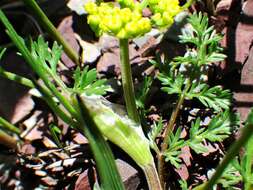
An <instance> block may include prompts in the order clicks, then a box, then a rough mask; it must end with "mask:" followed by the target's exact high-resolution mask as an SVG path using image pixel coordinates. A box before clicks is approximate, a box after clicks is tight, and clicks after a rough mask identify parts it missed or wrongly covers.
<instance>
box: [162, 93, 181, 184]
mask: <svg viewBox="0 0 253 190" xmlns="http://www.w3.org/2000/svg"><path fill="white" fill-rule="evenodd" d="M184 98H185V96H184V94H182V95H181V96H180V98H179V100H178V102H177V106H176V108H175V109H174V110H173V112H172V115H171V117H170V121H169V123H168V125H167V126H166V127H165V131H164V133H163V136H164V139H163V142H162V145H161V152H160V154H159V155H158V174H159V177H160V180H161V184H162V185H163V188H164V189H165V186H166V183H165V181H166V179H165V174H166V172H165V171H164V170H165V159H164V155H163V153H164V152H165V151H166V150H167V148H168V145H169V144H168V139H169V136H170V133H171V132H172V131H173V126H174V124H175V121H176V119H177V117H178V113H179V110H180V108H181V106H182V105H183V103H184Z"/></svg>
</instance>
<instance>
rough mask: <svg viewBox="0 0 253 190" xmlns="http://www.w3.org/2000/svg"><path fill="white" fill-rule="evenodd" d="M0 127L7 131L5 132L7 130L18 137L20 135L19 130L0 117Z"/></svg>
mask: <svg viewBox="0 0 253 190" xmlns="http://www.w3.org/2000/svg"><path fill="white" fill-rule="evenodd" d="M0 125H1V126H2V127H3V128H5V129H7V130H9V131H11V132H14V133H16V134H18V135H19V134H20V129H19V128H17V127H16V126H15V125H12V124H11V123H10V122H8V121H6V120H5V119H4V118H2V117H0Z"/></svg>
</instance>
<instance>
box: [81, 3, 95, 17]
mask: <svg viewBox="0 0 253 190" xmlns="http://www.w3.org/2000/svg"><path fill="white" fill-rule="evenodd" d="M84 9H85V10H86V11H87V13H89V14H92V15H93V14H97V12H98V7H97V5H96V3H93V2H88V3H86V4H85V6H84Z"/></svg>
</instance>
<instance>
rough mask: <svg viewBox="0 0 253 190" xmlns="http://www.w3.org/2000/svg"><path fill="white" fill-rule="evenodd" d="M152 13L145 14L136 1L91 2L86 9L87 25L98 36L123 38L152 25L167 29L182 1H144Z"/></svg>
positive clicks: (137, 34) (141, 32) (131, 36)
mask: <svg viewBox="0 0 253 190" xmlns="http://www.w3.org/2000/svg"><path fill="white" fill-rule="evenodd" d="M143 1H145V2H146V5H145V7H148V8H149V9H150V10H151V11H152V13H153V15H152V16H151V17H150V18H148V17H143V15H142V9H143V8H144V7H143V6H142V5H141V3H139V2H135V1H134V0H117V3H118V4H116V3H113V2H108V3H101V4H100V5H97V4H96V3H93V2H88V3H86V5H85V10H86V11H87V13H88V14H89V16H88V24H89V25H90V26H91V28H92V30H93V31H94V32H95V33H96V35H98V36H100V35H102V34H103V33H107V34H110V35H113V36H116V37H118V38H120V39H129V38H135V37H138V36H142V35H144V34H145V33H147V32H149V31H150V30H151V28H152V26H153V27H157V28H166V27H169V26H170V25H171V24H172V23H173V18H174V16H175V15H176V14H178V13H179V12H180V11H181V7H180V6H179V0H143Z"/></svg>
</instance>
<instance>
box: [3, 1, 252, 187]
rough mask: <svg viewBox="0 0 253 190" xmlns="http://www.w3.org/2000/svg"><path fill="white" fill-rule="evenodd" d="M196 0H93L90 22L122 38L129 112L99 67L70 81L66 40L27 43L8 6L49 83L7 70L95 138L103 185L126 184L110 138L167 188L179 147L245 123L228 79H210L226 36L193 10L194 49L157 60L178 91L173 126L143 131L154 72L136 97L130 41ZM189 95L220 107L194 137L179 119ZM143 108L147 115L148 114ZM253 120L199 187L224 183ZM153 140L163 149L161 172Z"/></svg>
mask: <svg viewBox="0 0 253 190" xmlns="http://www.w3.org/2000/svg"><path fill="white" fill-rule="evenodd" d="M27 2H28V1H27ZM29 2H33V4H34V5H36V2H35V1H29ZM191 3H192V1H188V2H187V3H186V4H185V5H183V6H180V5H179V1H178V0H143V1H141V2H137V1H134V0H118V1H116V2H108V3H104V2H101V3H93V2H89V3H87V4H86V5H85V9H86V11H87V12H88V14H89V15H88V23H89V24H90V26H91V28H92V30H93V31H94V32H95V33H96V35H98V36H100V35H102V34H103V33H106V34H109V35H112V36H116V37H117V38H118V39H119V42H120V43H119V44H120V58H121V76H122V87H123V92H124V99H125V104H126V110H127V113H125V111H124V110H121V109H119V107H118V106H116V105H115V104H113V103H111V102H109V101H107V100H106V99H105V98H103V95H105V94H106V92H107V91H108V90H110V87H109V86H108V85H107V83H106V80H105V79H100V80H97V74H96V70H95V69H89V68H88V67H84V68H80V67H77V68H76V70H75V71H74V73H73V79H74V84H73V86H71V85H68V86H67V85H66V84H65V83H64V82H63V81H62V80H61V78H60V76H59V75H58V73H57V64H58V62H59V59H60V57H61V52H62V48H61V46H59V45H57V43H54V44H53V47H52V48H51V50H49V49H50V48H49V46H48V44H47V43H46V42H45V41H44V40H43V38H41V37H39V38H38V40H37V41H36V42H31V43H30V45H29V46H28V45H26V44H25V42H24V40H23V39H22V38H21V37H20V36H18V34H17V33H16V31H15V30H14V28H13V27H12V26H11V24H10V23H9V21H8V20H7V18H6V17H5V15H4V14H3V12H2V11H0V20H1V21H2V22H3V24H4V25H5V27H6V28H7V33H8V35H9V36H10V38H11V39H12V41H13V42H14V43H15V45H16V46H17V48H18V49H19V51H20V53H21V54H22V56H23V57H24V59H25V60H26V61H27V63H28V64H29V65H30V66H31V68H32V69H33V70H34V71H35V73H36V74H37V75H38V76H39V78H40V79H41V80H42V81H43V83H42V84H41V83H38V82H37V81H36V80H35V79H33V80H32V81H31V80H29V79H26V78H23V77H20V76H18V75H15V74H12V73H9V72H6V71H4V70H3V69H2V68H1V70H0V71H1V72H0V75H1V76H3V77H5V78H9V79H11V80H15V81H17V82H19V83H21V84H23V85H26V86H27V87H29V88H36V89H37V90H38V91H39V94H40V97H41V98H42V99H43V100H45V101H46V103H47V104H48V105H49V106H50V108H51V109H52V111H53V112H54V113H55V114H56V115H57V116H58V117H60V118H61V119H62V120H63V121H64V122H66V123H67V124H69V125H70V126H71V127H73V128H74V129H76V130H78V131H80V132H81V133H83V134H84V135H85V136H86V137H87V138H88V140H89V143H90V147H91V150H92V152H93V156H94V159H95V161H96V166H97V169H98V174H99V177H100V178H99V179H100V186H101V188H102V189H105V190H121V189H124V187H123V183H122V180H121V179H120V177H119V174H118V171H117V169H116V166H115V163H114V161H113V160H114V158H113V155H112V152H111V150H110V148H109V146H108V144H107V142H106V140H105V139H107V140H109V141H111V142H113V143H114V144H116V145H118V146H119V147H120V148H121V149H123V150H124V151H125V152H126V153H127V154H128V155H129V156H130V157H131V158H132V159H133V160H134V161H135V162H136V163H137V164H138V165H139V166H140V168H141V169H142V170H143V171H144V173H145V175H146V178H147V182H148V185H149V189H152V190H160V189H165V188H166V187H167V186H166V184H169V182H167V181H166V180H167V178H166V174H167V173H169V171H166V167H165V162H169V163H171V165H173V166H174V167H175V168H178V167H179V166H180V164H181V159H180V157H179V155H180V153H181V149H182V148H183V147H185V146H189V147H190V148H191V149H192V150H193V151H195V152H196V153H197V154H201V153H205V152H206V151H207V148H206V147H205V146H204V145H203V142H205V141H210V142H221V141H222V140H224V139H225V138H227V137H228V136H229V135H230V134H231V132H232V131H231V126H233V125H237V124H238V118H237V116H236V115H235V114H233V113H231V112H230V111H229V107H230V100H231V93H230V92H229V91H228V90H223V89H222V88H221V87H220V86H214V87H211V86H209V85H208V84H207V81H206V75H205V71H206V70H208V67H209V65H210V64H211V63H213V62H216V61H221V60H223V59H224V58H225V55H223V54H222V53H221V48H220V47H219V41H220V39H221V37H220V36H219V35H217V34H216V32H215V30H214V29H213V27H209V26H208V19H207V17H206V16H203V15H202V14H193V15H191V16H190V18H189V20H188V21H189V23H190V24H191V29H189V30H186V31H184V32H183V34H182V35H181V36H180V41H181V42H182V43H185V44H191V46H189V48H187V51H186V54H185V55H184V56H181V57H177V58H175V59H174V60H173V61H172V62H170V63H169V64H165V63H162V62H155V61H153V62H152V63H153V64H155V65H156V66H158V68H159V70H160V74H159V75H158V79H159V80H160V81H161V83H162V86H163V87H162V90H163V91H165V92H166V93H168V94H169V95H172V94H174V95H177V96H178V101H177V104H176V107H175V108H174V111H173V112H172V114H171V116H170V121H169V123H168V125H167V126H165V127H164V126H163V122H162V120H160V121H159V122H158V123H156V124H155V125H154V126H153V128H152V130H151V131H150V133H149V134H148V135H147V136H148V138H147V137H146V135H145V134H144V132H143V129H142V126H141V124H140V123H141V122H140V117H139V112H138V110H137V108H136V107H137V106H136V102H137V105H138V107H139V108H141V109H142V111H143V110H144V111H145V102H144V101H145V96H146V94H147V92H148V89H149V87H150V85H151V81H152V80H151V79H150V78H146V79H145V81H144V88H143V90H142V93H141V94H140V96H139V97H138V98H135V94H134V87H133V86H134V85H133V81H132V74H131V66H130V62H129V51H128V41H129V40H130V39H133V38H136V37H140V36H143V35H145V34H146V33H148V32H149V31H151V29H152V28H158V29H161V30H165V29H167V28H168V27H170V26H171V25H172V24H173V19H174V17H175V16H176V15H177V14H178V13H179V12H180V11H182V10H184V9H185V8H187V7H188V6H189V5H190V4H191ZM36 6H37V5H36ZM37 8H38V7H37ZM144 9H149V10H150V12H151V15H150V16H148V17H145V16H143V14H142V12H143V10H144ZM185 100H199V102H200V103H202V104H203V105H204V106H206V107H207V108H208V109H210V110H212V111H213V113H214V114H215V116H214V117H212V118H211V119H210V122H209V123H207V124H205V125H204V124H203V123H202V122H201V119H200V118H197V119H196V120H195V121H192V125H191V127H190V129H189V138H188V139H185V138H183V137H181V131H182V128H181V127H180V126H177V125H176V120H177V119H178V117H179V113H180V110H181V109H182V107H183V105H184V101H185ZM141 115H142V117H143V114H141ZM144 115H145V114H144ZM251 115H252V114H251ZM251 120H252V119H251ZM251 120H250V122H248V123H249V124H248V125H246V128H245V129H246V130H245V132H244V133H243V134H242V137H243V138H242V139H239V140H238V142H236V143H235V145H234V146H233V147H232V149H231V150H230V151H228V154H227V155H226V156H225V158H224V160H223V161H222V163H221V165H220V166H219V167H218V168H217V170H216V172H215V174H214V175H213V177H212V178H211V179H210V181H209V182H208V183H205V184H202V185H201V186H199V187H198V189H210V188H211V187H212V186H213V185H214V184H215V183H217V180H218V178H220V177H221V174H222V172H223V171H224V170H225V168H226V166H228V164H229V162H230V161H231V160H232V159H233V158H234V157H235V155H236V154H237V153H238V151H239V149H240V147H241V146H242V145H243V144H244V143H245V142H246V141H247V139H249V137H250V134H251V132H250V131H251V130H252V129H251V128H252V123H253V121H251ZM247 126H250V127H247ZM51 131H52V129H51ZM161 134H162V136H163V137H164V138H163V140H162V142H161V144H157V141H156V139H157V137H158V136H159V135H161ZM58 144H60V143H58ZM59 146H61V145H59ZM150 148H152V149H153V150H154V151H155V152H156V153H157V160H158V172H157V169H156V167H155V163H154V158H153V156H152V154H151V150H150ZM247 151H249V154H250V155H251V154H252V150H251V149H249V147H247ZM245 159H246V160H247V161H246V163H244V162H240V164H237V168H245V167H246V165H247V167H246V168H247V172H246V173H245V172H243V171H242V170H239V171H240V173H241V175H242V178H245V179H246V178H247V184H246V185H245V186H247V188H249V187H250V186H251V184H252V183H251V181H250V180H251V179H248V178H249V176H250V177H251V169H250V166H249V162H250V159H249V158H248V157H246V156H245ZM248 170H249V171H248ZM227 171H230V170H227ZM225 173H226V172H225ZM227 173H229V172H227ZM230 173H231V172H230ZM223 177H224V175H223ZM180 184H181V187H182V188H183V189H187V188H188V187H187V183H186V182H185V181H180Z"/></svg>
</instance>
